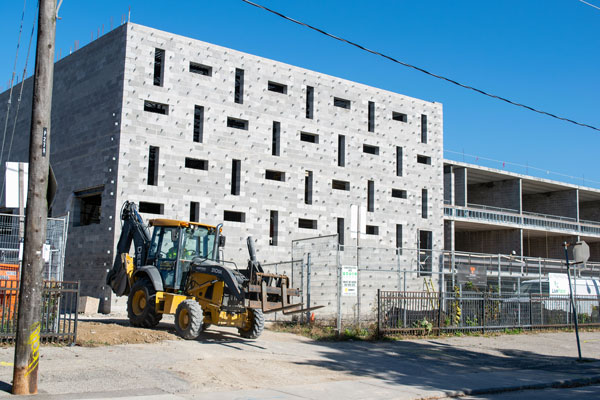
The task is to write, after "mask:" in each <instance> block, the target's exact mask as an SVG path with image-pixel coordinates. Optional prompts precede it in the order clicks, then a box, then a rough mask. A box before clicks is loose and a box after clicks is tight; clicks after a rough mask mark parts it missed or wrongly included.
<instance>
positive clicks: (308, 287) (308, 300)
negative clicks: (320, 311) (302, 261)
mask: <svg viewBox="0 0 600 400" xmlns="http://www.w3.org/2000/svg"><path fill="white" fill-rule="evenodd" d="M310 262H311V259H310V253H308V254H307V255H306V308H310V274H311V271H310V270H311V268H310ZM306 321H307V322H309V321H310V311H307V312H306Z"/></svg>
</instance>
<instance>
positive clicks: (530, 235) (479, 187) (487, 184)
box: [444, 160, 600, 262]
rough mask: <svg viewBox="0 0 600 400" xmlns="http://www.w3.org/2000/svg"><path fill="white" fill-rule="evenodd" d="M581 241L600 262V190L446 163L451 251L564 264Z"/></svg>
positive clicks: (446, 222) (448, 245)
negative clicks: (567, 248)
mask: <svg viewBox="0 0 600 400" xmlns="http://www.w3.org/2000/svg"><path fill="white" fill-rule="evenodd" d="M578 240H585V241H586V243H588V245H589V246H590V261H596V262H597V261H600V190H598V189H592V188H588V187H582V186H577V185H571V184H566V183H562V182H556V181H551V180H547V179H541V178H535V177H532V176H526V175H521V174H515V173H510V172H507V171H501V170H497V169H491V168H485V167H480V166H476V165H472V164H466V163H461V162H456V161H449V160H445V161H444V241H445V245H444V246H445V249H446V250H456V251H463V252H475V253H489V254H513V252H514V254H516V255H517V256H524V257H542V258H554V259H564V250H563V247H562V244H563V243H564V242H565V241H567V242H573V241H578Z"/></svg>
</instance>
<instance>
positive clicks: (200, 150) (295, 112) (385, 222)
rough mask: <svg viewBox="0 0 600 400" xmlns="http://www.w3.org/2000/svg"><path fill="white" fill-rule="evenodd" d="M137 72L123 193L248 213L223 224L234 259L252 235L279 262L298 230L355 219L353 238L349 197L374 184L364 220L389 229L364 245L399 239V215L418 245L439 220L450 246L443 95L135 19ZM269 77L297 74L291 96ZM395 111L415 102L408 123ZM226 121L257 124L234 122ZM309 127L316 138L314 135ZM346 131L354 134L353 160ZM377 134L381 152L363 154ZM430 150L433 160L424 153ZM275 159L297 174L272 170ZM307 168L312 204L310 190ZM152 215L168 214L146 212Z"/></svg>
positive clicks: (328, 229)
mask: <svg viewBox="0 0 600 400" xmlns="http://www.w3.org/2000/svg"><path fill="white" fill-rule="evenodd" d="M156 49H163V50H164V51H165V64H164V81H163V84H162V86H157V85H154V84H153V71H154V69H153V66H154V54H155V50H156ZM190 62H194V63H199V64H203V65H206V66H209V67H210V68H211V75H210V76H209V75H201V74H195V73H192V72H190V69H189V65H190ZM236 69H242V70H244V84H243V96H242V98H243V101H242V103H241V104H240V103H236V102H235V101H234V97H235V96H234V94H235V74H236ZM125 74H126V77H125V87H124V92H125V100H124V105H123V112H124V118H123V139H122V141H121V154H122V155H123V157H121V158H120V165H119V190H118V194H117V196H118V203H121V202H122V201H124V200H132V201H136V202H138V201H149V202H156V203H161V204H163V205H164V213H163V216H164V217H167V218H178V219H186V220H187V219H188V218H189V213H190V202H192V201H194V202H198V203H199V205H200V207H199V208H200V212H199V218H200V220H201V221H203V222H205V223H209V224H216V223H219V222H223V219H224V211H227V210H231V211H236V212H241V213H244V216H245V219H244V221H241V222H234V221H224V224H225V225H224V228H223V232H224V234H225V235H226V236H227V246H226V248H225V254H226V257H227V258H228V259H233V260H234V261H236V262H237V263H238V265H239V264H240V263H241V264H242V265H243V264H245V263H246V260H247V257H248V253H247V249H246V244H245V239H246V237H247V236H248V235H252V236H253V238H254V239H255V240H256V250H257V255H258V257H259V259H260V260H261V261H271V262H272V261H279V260H289V258H290V255H289V250H290V247H291V241H292V240H293V239H299V238H303V237H310V236H317V235H327V234H335V233H336V232H337V219H338V218H342V219H343V220H344V231H345V240H346V242H347V243H351V242H352V241H355V240H356V239H355V237H353V234H352V233H351V232H350V231H351V226H352V219H353V218H355V217H353V216H352V214H351V206H352V205H356V206H363V207H365V206H367V195H368V190H367V188H368V181H373V182H374V190H373V198H374V210H373V211H372V212H367V213H366V221H364V219H363V221H362V222H363V223H365V222H366V224H367V225H369V226H371V227H374V228H377V229H376V230H372V231H371V232H372V233H373V232H374V234H368V235H365V234H363V235H362V236H361V239H360V243H361V245H364V246H386V247H390V248H395V247H396V226H397V225H401V226H402V241H403V242H404V243H405V244H406V245H408V246H412V247H414V243H415V238H416V237H417V232H418V230H430V231H432V232H433V238H434V242H435V243H434V245H433V246H434V248H435V249H438V250H439V249H442V248H443V207H442V205H443V177H442V173H443V159H442V107H441V104H439V103H432V102H427V101H422V100H418V99H414V98H410V97H407V96H403V95H400V94H397V93H392V92H388V91H385V90H381V89H376V88H372V87H369V86H365V85H361V84H358V83H355V82H350V81H346V80H343V79H340V78H335V77H332V76H328V75H323V74H320V73H317V72H314V71H309V70H305V69H302V68H298V67H294V66H291V65H286V64H283V63H279V62H276V61H272V60H267V59H264V58H261V57H256V56H253V55H250V54H245V53H241V52H238V51H235V50H231V49H226V48H223V47H219V46H215V45H212V44H209V43H205V42H201V41H198V40H194V39H190V38H186V37H182V36H177V35H173V34H171V33H167V32H162V31H158V30H155V29H151V28H147V27H143V26H140V25H136V24H129V29H128V45H127V65H126V73H125ZM269 81H271V82H277V83H279V84H281V85H285V93H281V92H274V91H270V90H269V89H268V88H269ZM308 86H310V87H312V88H314V97H313V98H314V102H313V116H312V118H307V116H306V109H305V108H306V102H307V87H308ZM334 98H341V99H345V100H349V107H350V108H349V109H348V108H344V107H339V106H336V105H335V104H334ZM146 100H151V101H155V102H159V103H163V104H166V105H168V107H169V111H168V115H160V114H156V113H150V112H147V111H144V102H145V101H146ZM369 102H373V103H375V126H374V132H369V131H368V109H369ZM196 105H198V106H202V107H204V121H203V122H204V124H203V140H202V142H194V141H193V129H194V108H195V106H196ZM393 112H401V113H405V114H406V115H407V119H406V122H404V121H399V120H394V119H392V115H393ZM422 114H426V115H427V116H428V117H427V123H428V126H427V131H428V138H427V143H422V142H421V115H422ZM228 118H236V119H238V120H244V121H247V125H246V127H245V128H243V129H238V128H235V127H231V126H228ZM273 122H279V124H280V151H279V155H273V154H272V143H273V141H272V132H273ZM303 132H306V133H309V134H312V135H313V138H314V135H317V136H318V138H317V139H316V140H314V141H313V142H307V141H303V140H302V138H303V136H302V133H303ZM339 135H344V136H345V148H344V149H343V150H342V151H343V152H344V155H345V165H343V166H339V165H338V137H339ZM365 144H366V145H369V146H374V147H376V148H377V151H376V152H365V151H364V147H363V146H364V145H365ZM149 146H156V147H159V148H160V161H159V172H158V183H157V185H148V184H147V174H148V148H149ZM397 147H401V148H402V162H401V164H402V165H401V175H400V176H398V174H397V170H398V168H397V156H396V154H397ZM371 149H372V148H371ZM418 155H421V156H424V157H425V159H428V160H429V161H430V163H427V162H426V163H423V162H417V156H418ZM186 157H193V158H197V159H204V160H206V161H207V163H208V168H207V170H194V169H190V168H186V167H185V158H186ZM233 159H237V160H240V161H241V179H240V192H239V195H234V194H232V193H231V182H232V160H233ZM266 170H274V171H280V172H283V173H284V174H285V178H284V180H281V181H274V180H269V179H266V175H265V174H266ZM307 171H311V172H312V180H313V181H312V201H311V204H306V202H305V198H304V194H305V176H306V173H307ZM333 180H338V181H343V182H347V183H348V185H347V186H346V189H347V190H338V189H334V188H333V187H332V181H333ZM392 189H397V190H399V191H405V194H406V196H405V198H404V197H403V196H400V197H394V196H392ZM422 189H426V190H427V202H426V203H427V204H426V209H427V215H426V218H424V216H423V215H422V205H423V203H422ZM271 210H275V211H277V212H278V213H279V226H278V240H277V246H272V245H270V244H269V243H270V241H269V215H270V211H271ZM150 217H152V218H156V217H157V215H151V214H147V215H144V218H150ZM299 219H308V220H312V221H315V228H316V229H306V228H303V227H302V228H301V227H299Z"/></svg>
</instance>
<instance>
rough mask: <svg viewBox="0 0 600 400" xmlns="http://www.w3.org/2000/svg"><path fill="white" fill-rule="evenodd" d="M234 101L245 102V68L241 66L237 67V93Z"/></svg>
mask: <svg viewBox="0 0 600 400" xmlns="http://www.w3.org/2000/svg"><path fill="white" fill-rule="evenodd" d="M233 101H235V102H236V103H238V104H243V103H244V70H243V69H239V68H236V69H235V93H234V96H233Z"/></svg>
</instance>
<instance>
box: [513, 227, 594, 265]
mask: <svg viewBox="0 0 600 400" xmlns="http://www.w3.org/2000/svg"><path fill="white" fill-rule="evenodd" d="M575 241H577V236H569V235H565V236H548V237H534V238H530V237H528V236H527V233H525V234H524V235H523V252H524V255H526V256H529V257H542V258H555V259H559V260H564V258H565V249H564V246H563V243H564V242H575ZM591 253H592V250H591V246H590V254H591ZM569 257H570V258H571V259H573V253H572V251H571V249H569ZM590 261H592V260H590Z"/></svg>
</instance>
